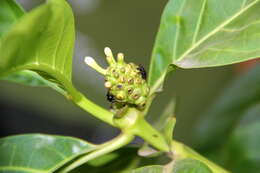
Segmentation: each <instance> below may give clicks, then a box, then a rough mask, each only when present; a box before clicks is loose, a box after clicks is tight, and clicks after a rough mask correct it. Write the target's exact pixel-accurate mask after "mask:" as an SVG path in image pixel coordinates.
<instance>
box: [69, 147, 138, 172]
mask: <svg viewBox="0 0 260 173" xmlns="http://www.w3.org/2000/svg"><path fill="white" fill-rule="evenodd" d="M137 150H138V148H137V147H124V148H120V149H119V150H117V151H115V152H112V153H109V154H106V155H103V156H100V157H98V158H96V159H94V160H91V161H89V162H88V163H86V164H84V165H82V166H81V167H79V168H77V169H75V170H72V173H85V172H91V173H107V172H109V173H110V172H111V173H126V172H127V173H128V172H130V170H131V169H133V168H135V167H136V165H138V164H139V158H138V157H137Z"/></svg>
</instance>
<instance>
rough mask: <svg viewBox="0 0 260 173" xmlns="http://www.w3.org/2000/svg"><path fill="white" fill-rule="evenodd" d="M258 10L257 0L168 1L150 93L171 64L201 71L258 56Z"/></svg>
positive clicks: (154, 51)
mask: <svg viewBox="0 0 260 173" xmlns="http://www.w3.org/2000/svg"><path fill="white" fill-rule="evenodd" d="M259 10H260V1H259V0H228V1H227V0H210V1H209V0H196V1H194V0H170V1H169V2H168V4H167V6H166V8H165V10H164V12H163V15H162V18H161V24H160V27H159V32H158V34H157V38H156V42H155V45H154V49H153V53H152V59H151V65H150V73H149V85H150V86H152V91H153V92H155V91H156V90H157V89H158V88H159V87H160V86H161V84H162V82H163V80H164V77H165V75H166V73H167V69H168V67H169V65H170V64H173V65H176V66H179V67H182V68H201V67H212V66H221V65H227V64H232V63H237V62H242V61H245V60H249V59H253V58H257V57H260V49H259V44H260V34H259V31H260V22H259V21H260V13H258V11H259Z"/></svg>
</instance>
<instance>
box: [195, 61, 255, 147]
mask: <svg viewBox="0 0 260 173" xmlns="http://www.w3.org/2000/svg"><path fill="white" fill-rule="evenodd" d="M259 74H260V65H257V66H256V67H255V68H254V69H252V70H251V71H249V72H247V73H246V74H244V75H243V76H239V77H238V78H237V79H236V80H235V81H234V82H232V83H231V84H230V86H229V87H228V88H227V89H226V90H225V91H224V92H223V94H222V95H221V97H220V98H218V99H217V100H216V103H215V104H213V105H212V106H211V107H210V108H209V110H208V111H206V112H205V114H203V115H202V117H201V119H200V120H199V121H198V123H197V124H196V130H195V131H194V136H195V139H194V141H197V142H196V143H197V147H198V148H200V149H202V150H204V151H205V150H211V149H213V150H214V149H218V148H219V146H220V145H222V144H223V141H221V140H219V139H225V138H227V136H228V135H229V134H230V133H231V131H232V129H233V127H234V125H235V124H236V123H237V122H238V121H239V119H240V118H241V117H243V116H244V112H245V111H247V110H248V109H249V108H250V107H251V106H252V105H254V104H256V103H257V102H259V100H260V78H259Z"/></svg>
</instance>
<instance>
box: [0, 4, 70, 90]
mask: <svg viewBox="0 0 260 173" xmlns="http://www.w3.org/2000/svg"><path fill="white" fill-rule="evenodd" d="M73 46H74V19H73V14H72V11H71V8H70V7H69V5H68V4H67V2H66V1H65V0H49V1H47V2H46V3H45V4H44V5H41V6H40V7H38V8H36V9H34V10H32V11H31V12H29V13H27V14H25V15H24V16H23V17H22V18H21V19H20V20H18V21H17V22H16V23H15V25H14V26H13V27H11V29H10V31H9V32H8V33H6V34H5V35H4V36H3V38H2V39H1V42H0V52H1V54H0V76H7V75H10V74H12V73H14V72H17V71H22V70H33V71H35V72H37V73H38V74H40V75H41V76H42V77H43V78H45V79H47V80H49V81H50V82H53V83H56V85H59V87H60V90H61V89H64V91H68V90H73V89H72V88H73V87H72V84H71V68H72V54H73ZM63 93H64V92H63Z"/></svg>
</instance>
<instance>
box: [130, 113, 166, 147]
mask: <svg viewBox="0 0 260 173" xmlns="http://www.w3.org/2000/svg"><path fill="white" fill-rule="evenodd" d="M132 128H133V133H134V134H136V135H137V136H140V137H141V138H143V139H144V140H145V141H146V142H148V143H149V144H151V145H152V146H153V147H155V148H157V149H159V150H160V151H170V147H169V145H168V144H167V142H166V139H165V138H164V136H163V135H162V134H161V133H160V132H158V131H157V130H156V129H155V128H154V127H152V126H151V125H150V124H149V123H148V122H147V121H146V120H145V119H143V118H140V119H139V120H138V122H137V123H136V124H135V125H134V126H133V127H132Z"/></svg>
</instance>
